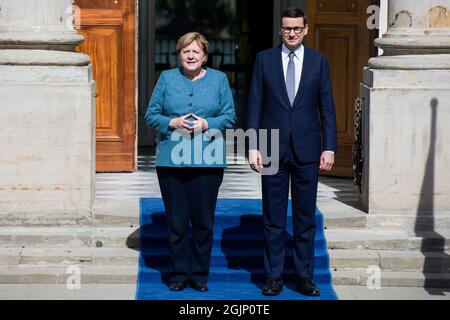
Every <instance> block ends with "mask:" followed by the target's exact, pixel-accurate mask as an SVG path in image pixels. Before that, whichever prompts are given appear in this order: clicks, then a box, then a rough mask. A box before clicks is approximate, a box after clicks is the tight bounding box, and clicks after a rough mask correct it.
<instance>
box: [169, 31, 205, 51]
mask: <svg viewBox="0 0 450 320" xmlns="http://www.w3.org/2000/svg"><path fill="white" fill-rule="evenodd" d="M194 41H197V43H198V45H199V46H200V47H201V48H202V50H203V53H204V54H205V56H206V57H208V50H209V42H208V40H206V38H205V36H204V35H202V34H201V33H199V32H189V33H186V34H185V35H184V36H182V37H181V38H180V39H178V43H177V53H178V55H180V52H181V50H183V49H184V48H186V47H187V46H190V45H191V43H192V42H194Z"/></svg>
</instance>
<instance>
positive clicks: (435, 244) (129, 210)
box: [0, 157, 450, 288]
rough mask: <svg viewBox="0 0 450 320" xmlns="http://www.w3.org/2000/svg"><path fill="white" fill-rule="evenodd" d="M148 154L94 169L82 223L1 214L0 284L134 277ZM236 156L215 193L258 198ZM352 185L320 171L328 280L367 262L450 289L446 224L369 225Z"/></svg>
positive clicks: (149, 177) (254, 182) (399, 278)
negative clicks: (117, 170) (418, 229)
mask: <svg viewBox="0 0 450 320" xmlns="http://www.w3.org/2000/svg"><path fill="white" fill-rule="evenodd" d="M153 161H154V157H141V158H140V159H139V167H140V172H137V173H135V174H115V175H111V176H108V175H101V176H98V178H97V199H96V203H95V208H94V213H93V215H92V217H91V219H90V224H89V225H87V226H82V227H70V226H68V227H59V226H58V227H55V226H49V225H37V224H27V225H20V220H15V221H11V222H10V223H7V222H5V221H3V220H2V226H0V284H21V283H28V284H33V283H36V284H38V283H39V284H64V283H66V281H67V279H68V278H69V277H70V276H71V273H70V272H72V271H73V270H72V269H70V268H69V267H71V266H78V267H79V268H80V271H81V283H84V284H90V283H91V284H99V283H102V284H112V283H114V284H134V283H136V281H137V275H138V259H139V248H138V247H139V201H138V199H139V197H159V189H158V186H157V180H156V174H155V172H154V165H153ZM240 163H241V164H240V165H239V164H236V165H232V166H230V168H229V169H228V170H227V173H226V175H225V178H224V183H223V185H222V188H221V192H220V195H219V197H230V198H235V197H242V198H245V197H253V198H259V197H260V185H259V178H258V177H257V175H254V174H251V173H250V172H249V170H248V167H247V165H246V164H245V161H240ZM109 181H111V183H112V184H110V182H109ZM356 192H357V191H356V188H355V187H354V186H353V185H352V181H351V180H347V179H333V178H321V183H320V186H319V194H318V206H319V209H320V210H321V212H322V213H323V214H324V217H325V236H326V239H327V247H328V249H329V255H330V267H331V270H332V275H333V284H334V285H350V286H366V285H367V282H368V279H369V277H371V275H372V273H368V268H373V267H377V268H379V270H380V271H381V285H382V286H384V287H424V286H427V287H435V288H450V230H448V229H444V230H439V231H436V232H428V233H426V232H424V233H421V235H420V236H417V235H415V234H409V233H407V232H405V231H399V230H386V229H385V230H371V229H368V219H367V215H366V214H365V213H364V212H362V211H360V210H358V209H356V208H355V207H357V206H356V205H355V203H356V200H357V193H356ZM117 195H120V197H117ZM122 195H125V196H123V197H122ZM115 197H117V199H116V198H115ZM18 224H19V225H18ZM258 240H260V239H258ZM216 241H219V240H217V239H216ZM261 250H262V249H261ZM370 270H373V269H369V271H370ZM68 271H69V273H68Z"/></svg>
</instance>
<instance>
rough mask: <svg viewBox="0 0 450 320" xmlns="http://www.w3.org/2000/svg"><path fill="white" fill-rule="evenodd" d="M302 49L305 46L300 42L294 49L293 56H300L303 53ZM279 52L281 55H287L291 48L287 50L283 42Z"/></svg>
mask: <svg viewBox="0 0 450 320" xmlns="http://www.w3.org/2000/svg"><path fill="white" fill-rule="evenodd" d="M304 50H305V46H304V45H303V43H302V44H301V45H300V46H299V47H298V48H297V49H295V51H294V53H295V56H296V57H297V58H300V57H301V56H302V55H303V52H304ZM281 52H282V53H283V56H289V53H291V50H289V49H288V48H287V47H286V45H285V44H284V43H283V45H282V46H281Z"/></svg>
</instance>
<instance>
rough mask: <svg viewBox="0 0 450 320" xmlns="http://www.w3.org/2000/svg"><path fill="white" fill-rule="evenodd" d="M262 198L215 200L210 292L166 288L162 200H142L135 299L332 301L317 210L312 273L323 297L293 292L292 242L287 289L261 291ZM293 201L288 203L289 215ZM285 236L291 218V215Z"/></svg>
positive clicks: (325, 253) (166, 268)
mask: <svg viewBox="0 0 450 320" xmlns="http://www.w3.org/2000/svg"><path fill="white" fill-rule="evenodd" d="M261 208H262V207H261V200H252V199H219V200H218V202H217V209H216V217H215V227H214V245H213V251H212V257H211V269H210V270H211V272H210V277H209V278H210V280H209V282H208V286H209V289H210V290H209V291H208V292H206V293H199V292H196V291H194V290H193V289H191V288H188V289H186V290H184V291H182V292H171V291H170V290H169V289H168V287H167V286H168V283H169V273H168V267H167V266H168V249H167V224H166V218H165V213H164V204H163V202H162V200H161V199H153V198H152V199H141V201H140V210H141V213H140V215H141V228H140V239H141V240H140V250H141V254H140V257H139V275H138V285H137V291H136V299H137V300H200V299H201V300H265V299H268V300H318V299H322V300H336V299H337V296H336V293H335V291H334V290H333V286H332V279H331V273H330V268H329V256H328V252H327V249H326V248H327V247H326V240H325V236H324V232H323V230H324V225H323V215H322V214H321V213H320V211H319V210H317V212H316V220H317V233H316V240H315V248H316V250H315V276H314V281H315V282H316V284H317V285H318V286H319V288H320V291H321V296H320V297H319V298H317V297H315V298H311V297H306V296H302V295H301V294H299V293H297V292H295V291H294V290H293V277H294V271H293V265H294V262H293V257H292V242H291V241H289V249H288V250H287V256H286V263H285V268H286V270H285V278H284V280H285V283H286V286H285V289H284V291H283V292H282V293H281V294H280V295H279V296H277V297H265V296H263V295H261V288H262V284H263V282H264V269H263V234H262V230H263V228H262V213H261ZM290 212H291V203H290V202H289V213H290ZM287 230H288V231H289V232H288V233H289V239H292V236H291V234H292V232H291V230H292V217H291V215H290V214H289V219H288V229H287Z"/></svg>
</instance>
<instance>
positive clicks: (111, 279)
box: [0, 265, 138, 284]
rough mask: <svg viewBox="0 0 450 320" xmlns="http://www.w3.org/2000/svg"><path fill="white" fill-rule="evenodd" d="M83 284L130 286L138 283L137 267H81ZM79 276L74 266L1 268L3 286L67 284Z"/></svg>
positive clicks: (0, 281)
mask: <svg viewBox="0 0 450 320" xmlns="http://www.w3.org/2000/svg"><path fill="white" fill-rule="evenodd" d="M79 271H80V277H81V278H80V280H81V283H82V284H93V283H102V284H113V283H114V284H130V283H136V282H137V275H138V268H137V267H136V266H120V267H118V266H113V267H111V266H107V267H105V266H95V267H93V266H89V267H85V266H80V269H79ZM76 275H77V270H75V269H73V266H55V267H48V266H28V265H23V266H18V267H17V266H16V267H0V283H1V284H44V283H45V284H49V283H52V284H66V283H67V281H68V280H70V279H69V277H71V276H72V277H73V276H76Z"/></svg>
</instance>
